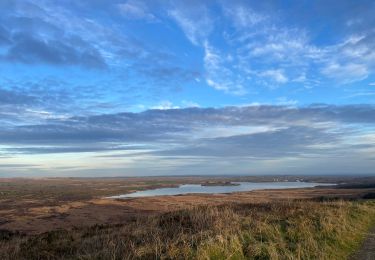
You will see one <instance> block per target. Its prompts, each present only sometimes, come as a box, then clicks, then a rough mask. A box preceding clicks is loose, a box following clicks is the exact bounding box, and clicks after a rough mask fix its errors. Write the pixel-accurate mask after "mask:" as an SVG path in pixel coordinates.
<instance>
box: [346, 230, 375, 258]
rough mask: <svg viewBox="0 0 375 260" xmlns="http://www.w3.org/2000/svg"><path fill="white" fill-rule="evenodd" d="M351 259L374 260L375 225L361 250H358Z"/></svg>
mask: <svg viewBox="0 0 375 260" xmlns="http://www.w3.org/2000/svg"><path fill="white" fill-rule="evenodd" d="M350 259H351V260H373V259H375V227H374V228H372V229H371V230H370V231H369V234H368V235H367V238H366V239H365V241H364V242H363V244H362V246H361V248H360V250H359V251H358V252H356V253H355V254H354V255H353V257H351V258H350Z"/></svg>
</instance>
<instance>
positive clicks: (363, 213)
mask: <svg viewBox="0 0 375 260" xmlns="http://www.w3.org/2000/svg"><path fill="white" fill-rule="evenodd" d="M374 223H375V201H373V200H368V201H289V202H277V203H276V202H275V203H265V204H257V205H255V204H230V205H222V206H216V207H214V206H205V207H195V208H190V209H186V210H180V211H174V212H169V213H164V214H161V215H157V216H148V217H139V218H135V219H134V220H132V221H130V222H128V223H126V224H120V225H110V226H94V227H90V228H76V229H73V230H58V231H51V232H47V233H43V234H39V235H33V236H22V235H20V234H14V233H9V232H5V231H3V232H2V234H0V241H1V242H0V259H345V258H346V257H347V256H348V255H350V254H351V253H352V252H353V251H354V250H355V249H357V248H358V246H359V243H360V241H361V240H362V239H363V237H364V234H365V233H366V231H367V230H368V229H369V228H370V227H371V226H372V225H373V224H374Z"/></svg>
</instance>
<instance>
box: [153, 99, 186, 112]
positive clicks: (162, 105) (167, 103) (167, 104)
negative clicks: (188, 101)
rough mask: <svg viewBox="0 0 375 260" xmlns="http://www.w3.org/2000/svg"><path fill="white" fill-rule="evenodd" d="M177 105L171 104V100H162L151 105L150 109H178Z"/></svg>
mask: <svg viewBox="0 0 375 260" xmlns="http://www.w3.org/2000/svg"><path fill="white" fill-rule="evenodd" d="M178 108H180V107H179V106H176V105H173V103H172V102H171V101H168V100H166V101H162V102H160V103H159V104H158V105H156V106H153V107H151V109H159V110H167V109H178Z"/></svg>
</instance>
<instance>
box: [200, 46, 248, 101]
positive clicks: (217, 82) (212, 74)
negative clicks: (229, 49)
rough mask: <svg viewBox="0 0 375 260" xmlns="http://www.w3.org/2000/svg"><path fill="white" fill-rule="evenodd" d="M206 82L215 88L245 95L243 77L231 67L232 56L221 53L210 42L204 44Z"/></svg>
mask: <svg viewBox="0 0 375 260" xmlns="http://www.w3.org/2000/svg"><path fill="white" fill-rule="evenodd" d="M204 50H205V55H204V66H205V70H206V83H207V85H209V86H210V87H213V88H214V89H217V90H221V91H224V92H227V93H230V94H233V95H244V94H246V90H245V88H244V87H243V85H242V84H243V83H242V81H243V79H242V78H241V77H240V76H239V75H237V74H236V73H235V72H234V71H233V68H231V62H232V61H233V60H232V57H231V56H228V55H223V54H222V53H219V51H218V50H216V49H215V48H213V47H212V46H211V45H210V44H209V43H208V42H205V44H204Z"/></svg>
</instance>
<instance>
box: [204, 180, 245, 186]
mask: <svg viewBox="0 0 375 260" xmlns="http://www.w3.org/2000/svg"><path fill="white" fill-rule="evenodd" d="M201 185H202V186H239V185H240V184H239V183H233V182H230V181H206V182H204V183H202V184H201Z"/></svg>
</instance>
